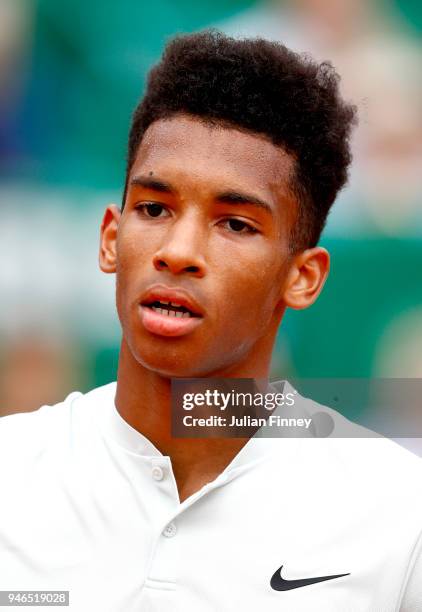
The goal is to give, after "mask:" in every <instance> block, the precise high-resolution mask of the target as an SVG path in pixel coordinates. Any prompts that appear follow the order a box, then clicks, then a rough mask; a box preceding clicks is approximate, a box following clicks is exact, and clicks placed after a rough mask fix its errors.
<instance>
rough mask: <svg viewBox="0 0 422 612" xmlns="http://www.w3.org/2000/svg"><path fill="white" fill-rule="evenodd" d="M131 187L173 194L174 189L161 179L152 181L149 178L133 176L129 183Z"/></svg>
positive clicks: (152, 179)
mask: <svg viewBox="0 0 422 612" xmlns="http://www.w3.org/2000/svg"><path fill="white" fill-rule="evenodd" d="M130 184H131V185H140V186H141V187H145V188H146V189H152V190H153V191H159V192H161V193H173V192H174V189H173V188H172V187H171V185H170V184H169V183H166V182H165V181H162V180H161V179H154V178H152V177H150V176H134V177H133V179H132V180H131V181H130Z"/></svg>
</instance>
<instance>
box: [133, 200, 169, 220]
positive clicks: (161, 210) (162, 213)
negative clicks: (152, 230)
mask: <svg viewBox="0 0 422 612" xmlns="http://www.w3.org/2000/svg"><path fill="white" fill-rule="evenodd" d="M136 210H138V211H139V212H140V213H141V215H143V216H144V217H149V218H151V219H154V218H157V217H168V216H169V211H168V210H167V209H166V208H165V207H164V206H163V205H162V204H158V203H157V202H145V203H144V204H138V205H137V206H136Z"/></svg>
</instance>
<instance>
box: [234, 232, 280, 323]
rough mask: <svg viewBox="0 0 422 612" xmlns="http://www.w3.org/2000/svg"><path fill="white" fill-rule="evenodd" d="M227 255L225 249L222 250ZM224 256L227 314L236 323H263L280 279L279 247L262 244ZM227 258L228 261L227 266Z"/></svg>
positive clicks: (276, 295)
mask: <svg viewBox="0 0 422 612" xmlns="http://www.w3.org/2000/svg"><path fill="white" fill-rule="evenodd" d="M225 254H226V255H227V253H225ZM242 255H243V256H242V257H240V256H239V253H237V254H236V253H232V256H231V257H230V258H229V257H225V258H224V262H226V263H225V264H224V266H225V267H224V274H225V277H226V279H227V283H225V285H226V295H227V296H230V297H228V299H227V300H226V301H227V305H228V309H229V310H230V311H231V313H230V315H231V317H232V318H234V319H235V320H236V322H237V323H238V325H241V326H244V325H245V323H247V324H248V325H249V326H250V327H251V328H254V327H255V328H256V327H259V328H260V329H261V328H262V327H263V326H266V325H267V324H268V323H269V321H270V319H271V317H272V316H273V314H274V310H275V308H276V305H277V303H278V301H279V296H280V291H281V286H282V280H283V265H282V263H283V256H282V252H281V249H280V251H279V250H278V249H275V248H274V246H272V245H267V244H265V243H264V244H262V242H261V243H260V244H259V245H257V246H256V248H250V249H248V251H247V257H245V255H244V253H242ZM227 261H231V263H232V265H231V266H227Z"/></svg>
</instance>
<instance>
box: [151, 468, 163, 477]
mask: <svg viewBox="0 0 422 612" xmlns="http://www.w3.org/2000/svg"><path fill="white" fill-rule="evenodd" d="M151 474H152V477H153V478H154V480H163V478H164V472H163V470H162V469H161V468H160V467H159V466H158V465H156V466H154V467H153V468H152V471H151Z"/></svg>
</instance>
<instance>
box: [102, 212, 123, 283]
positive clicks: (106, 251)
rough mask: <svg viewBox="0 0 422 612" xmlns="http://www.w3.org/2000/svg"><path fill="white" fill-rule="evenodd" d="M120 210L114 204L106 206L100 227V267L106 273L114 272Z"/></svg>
mask: <svg viewBox="0 0 422 612" xmlns="http://www.w3.org/2000/svg"><path fill="white" fill-rule="evenodd" d="M120 216H121V211H120V209H119V208H118V206H116V205H115V204H110V205H109V206H107V208H106V210H105V213H104V217H103V220H102V222H101V228H100V252H99V265H100V269H101V270H102V271H103V272H106V273H107V274H111V273H113V272H116V243H117V229H118V226H119V220H120Z"/></svg>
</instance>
